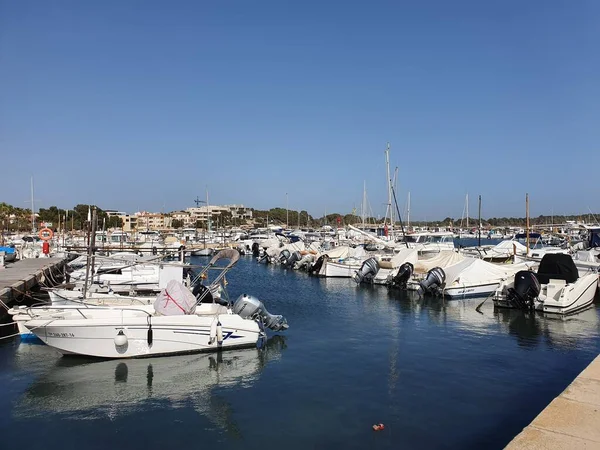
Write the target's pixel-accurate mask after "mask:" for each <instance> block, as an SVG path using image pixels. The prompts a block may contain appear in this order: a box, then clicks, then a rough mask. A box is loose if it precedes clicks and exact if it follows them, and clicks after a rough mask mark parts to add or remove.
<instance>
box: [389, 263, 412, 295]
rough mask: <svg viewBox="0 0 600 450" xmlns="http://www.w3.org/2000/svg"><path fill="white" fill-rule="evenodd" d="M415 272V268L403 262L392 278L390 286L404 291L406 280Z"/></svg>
mask: <svg viewBox="0 0 600 450" xmlns="http://www.w3.org/2000/svg"><path fill="white" fill-rule="evenodd" d="M414 271H415V266H413V265H412V264H411V263H409V262H405V263H404V264H402V265H401V266H400V267H399V268H398V273H396V276H394V278H392V286H393V287H396V288H399V289H406V287H407V285H408V280H410V277H412V274H413V272H414Z"/></svg>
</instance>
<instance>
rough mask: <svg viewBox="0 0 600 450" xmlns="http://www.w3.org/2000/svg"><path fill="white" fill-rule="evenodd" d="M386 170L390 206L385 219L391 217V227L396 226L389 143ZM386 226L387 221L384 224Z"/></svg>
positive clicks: (386, 154) (386, 150)
mask: <svg viewBox="0 0 600 450" xmlns="http://www.w3.org/2000/svg"><path fill="white" fill-rule="evenodd" d="M385 170H386V174H387V185H388V204H387V211H386V212H385V217H386V219H387V217H388V213H389V215H390V216H389V217H390V226H392V227H393V226H394V210H393V209H392V179H391V178H390V143H389V142H388V143H387V148H386V149H385ZM383 223H384V224H385V219H384V222H383Z"/></svg>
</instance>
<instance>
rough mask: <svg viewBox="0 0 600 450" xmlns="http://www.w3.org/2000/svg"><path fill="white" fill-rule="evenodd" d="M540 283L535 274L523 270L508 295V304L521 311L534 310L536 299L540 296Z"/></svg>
mask: <svg viewBox="0 0 600 450" xmlns="http://www.w3.org/2000/svg"><path fill="white" fill-rule="evenodd" d="M540 291H541V286H540V282H539V280H538V279H537V277H536V276H535V273H533V272H531V271H529V270H521V271H519V272H517V273H516V274H515V281H514V283H513V287H512V288H509V289H508V291H507V293H506V298H507V300H508V302H509V303H510V304H511V305H512V306H514V307H515V308H519V309H534V307H535V299H536V298H538V296H539V295H540Z"/></svg>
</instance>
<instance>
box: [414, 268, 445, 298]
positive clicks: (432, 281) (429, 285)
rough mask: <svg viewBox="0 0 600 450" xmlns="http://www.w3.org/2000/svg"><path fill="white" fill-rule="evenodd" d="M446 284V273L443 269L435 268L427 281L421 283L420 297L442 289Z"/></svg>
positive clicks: (428, 274) (430, 272)
mask: <svg viewBox="0 0 600 450" xmlns="http://www.w3.org/2000/svg"><path fill="white" fill-rule="evenodd" d="M445 282H446V273H445V272H444V271H443V270H442V268H441V267H434V268H433V269H431V270H430V271H429V272H427V276H425V279H424V280H423V281H421V282H420V283H419V289H418V292H419V295H423V294H424V293H427V292H433V290H434V289H435V288H441V287H442V286H443V285H444V283H445Z"/></svg>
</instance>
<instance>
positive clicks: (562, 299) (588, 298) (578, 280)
mask: <svg viewBox="0 0 600 450" xmlns="http://www.w3.org/2000/svg"><path fill="white" fill-rule="evenodd" d="M597 288H598V274H597V273H594V272H591V273H588V274H586V275H583V276H581V277H580V276H579V274H578V270H577V267H576V266H575V263H574V262H573V259H572V258H571V256H570V255H567V254H564V253H549V254H546V255H545V256H544V257H543V258H542V261H541V262H540V266H539V268H538V271H537V273H534V272H531V271H520V272H517V273H516V275H515V276H514V279H511V280H507V281H505V282H504V283H502V284H501V285H500V286H499V288H498V290H497V291H496V293H495V294H494V304H495V305H496V306H498V307H505V308H518V309H526V310H537V311H543V312H544V313H551V314H572V313H576V312H578V311H581V310H583V309H585V308H587V307H588V306H590V305H591V304H592V303H593V301H594V296H595V294H596V290H597Z"/></svg>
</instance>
